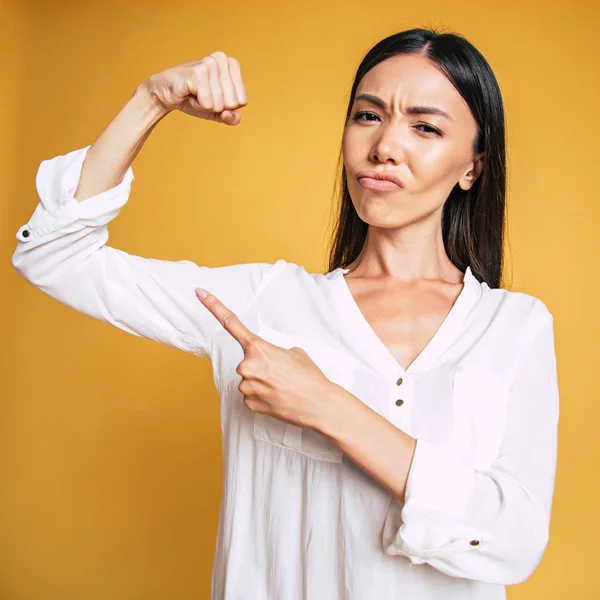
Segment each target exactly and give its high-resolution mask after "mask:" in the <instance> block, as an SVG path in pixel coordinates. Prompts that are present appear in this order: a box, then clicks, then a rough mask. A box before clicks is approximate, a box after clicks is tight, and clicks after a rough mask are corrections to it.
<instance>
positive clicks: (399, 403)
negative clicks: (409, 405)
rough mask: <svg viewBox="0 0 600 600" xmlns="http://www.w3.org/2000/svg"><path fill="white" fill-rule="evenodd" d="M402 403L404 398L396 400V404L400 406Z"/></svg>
mask: <svg viewBox="0 0 600 600" xmlns="http://www.w3.org/2000/svg"><path fill="white" fill-rule="evenodd" d="M403 404H404V400H400V399H398V400H396V406H402V405H403Z"/></svg>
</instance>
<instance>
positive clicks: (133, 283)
mask: <svg viewBox="0 0 600 600" xmlns="http://www.w3.org/2000/svg"><path fill="white" fill-rule="evenodd" d="M89 148H90V146H87V147H85V148H81V149H78V150H74V151H72V152H69V153H68V154H65V155H60V156H56V157H54V158H52V159H49V160H44V161H42V163H41V164H40V166H39V169H38V172H37V177H36V187H37V192H38V195H39V203H38V204H37V206H36V207H35V210H34V211H33V214H32V215H31V217H30V219H29V221H28V222H27V223H25V224H24V225H23V226H21V227H20V228H19V230H18V231H17V234H16V237H17V240H18V243H17V248H16V250H15V252H14V254H13V257H12V264H13V267H14V268H15V269H16V270H17V272H19V273H20V274H21V275H22V276H23V277H24V278H25V279H26V280H27V281H29V282H30V283H32V284H33V285H34V286H35V287H37V288H38V289H40V290H41V291H42V292H44V293H45V294H47V295H49V296H51V297H52V298H54V299H56V300H58V301H59V302H61V303H63V304H65V305H67V306H69V307H71V308H74V309H75V310H77V311H79V312H81V313H83V314H86V315H89V316H91V317H93V318H95V319H98V320H100V321H103V322H105V323H108V324H110V325H113V326H115V327H117V328H119V329H121V330H123V331H126V332H128V333H131V334H133V335H137V336H140V337H144V338H148V339H151V340H154V341H157V342H160V343H162V344H165V345H168V346H172V347H175V348H178V349H181V350H184V351H187V352H191V353H194V354H197V355H199V356H202V357H205V358H210V346H211V340H212V336H213V333H214V332H216V331H217V328H218V327H219V326H220V324H219V323H218V321H217V320H216V318H215V317H214V315H213V314H212V313H211V312H210V311H209V310H208V309H207V308H206V307H205V306H204V305H203V304H202V303H201V302H200V301H199V300H198V298H197V297H196V295H195V291H194V290H195V288H197V287H203V288H205V289H207V290H209V291H210V292H211V293H213V294H214V295H215V296H217V297H218V298H219V299H220V300H221V301H222V302H223V303H224V304H225V305H226V306H228V308H230V309H231V310H233V311H234V312H235V313H236V314H238V315H239V314H241V313H242V312H243V311H245V310H246V309H247V308H248V307H249V306H251V304H252V302H253V301H254V299H255V298H256V296H257V294H258V291H259V288H260V285H261V281H262V278H263V274H264V271H265V270H266V269H267V268H269V267H271V266H272V265H271V264H270V263H246V264H234V265H227V266H223V267H214V268H213V267H207V266H198V265H197V264H196V263H195V262H192V261H190V260H180V261H168V260H159V259H154V258H144V257H141V256H134V255H131V254H128V253H126V252H124V251H122V250H119V249H117V248H113V247H111V246H108V245H107V241H108V227H107V225H108V223H109V222H110V221H111V220H113V219H114V218H115V217H116V216H117V215H118V214H119V212H120V210H121V208H122V207H123V206H124V205H125V203H126V202H127V201H128V199H129V194H130V190H131V183H132V181H133V180H134V176H133V170H132V168H131V167H129V168H128V169H127V172H126V173H125V175H124V177H123V179H122V181H121V182H120V183H119V184H118V185H116V186H115V187H113V188H111V189H109V190H106V191H104V192H102V193H99V194H97V195H95V196H92V197H90V198H87V199H85V200H83V201H82V202H79V201H77V200H76V199H75V198H74V193H75V191H76V189H77V186H78V184H79V179H80V176H81V170H82V167H83V162H84V160H85V156H86V154H87V151H88V149H89ZM198 226H199V228H200V229H201V228H202V227H207V226H208V224H206V223H200V224H199V225H198Z"/></svg>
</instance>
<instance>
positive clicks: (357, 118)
mask: <svg viewBox="0 0 600 600" xmlns="http://www.w3.org/2000/svg"><path fill="white" fill-rule="evenodd" d="M365 115H372V116H373V117H375V118H376V119H379V116H378V115H376V114H375V113H373V112H369V111H366V110H361V111H359V112H357V113H355V114H354V116H353V117H352V120H353V121H365V119H363V118H362V117H363V116H365Z"/></svg>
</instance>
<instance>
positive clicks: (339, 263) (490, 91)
mask: <svg viewBox="0 0 600 600" xmlns="http://www.w3.org/2000/svg"><path fill="white" fill-rule="evenodd" d="M397 54H419V55H421V56H424V57H426V58H428V59H429V60H431V61H432V62H433V63H435V64H436V65H437V67H438V68H439V69H440V70H441V71H442V72H443V73H444V74H445V75H446V76H447V77H448V79H449V80H450V82H451V83H452V84H453V85H454V86H455V88H456V89H457V91H458V92H459V94H460V95H461V96H462V97H463V98H464V100H465V102H466V103H467V105H468V106H469V108H470V110H471V113H472V114H473V117H474V119H475V121H476V123H477V135H476V138H475V141H474V147H473V153H474V154H476V153H479V152H485V156H484V157H483V170H482V173H481V175H480V176H479V177H478V178H477V179H476V180H475V182H474V184H473V185H472V186H471V188H470V189H469V190H466V191H465V190H463V189H462V188H461V187H460V186H459V185H458V184H456V185H455V186H454V188H453V190H452V191H451V192H450V194H449V196H448V198H447V199H446V202H445V204H444V208H443V209H442V236H443V239H444V247H445V249H446V253H447V254H448V257H449V258H450V260H451V261H452V263H453V264H454V265H455V266H456V267H457V268H458V269H460V270H461V271H463V272H464V271H465V269H466V268H467V266H469V265H470V266H471V270H472V272H473V275H475V277H476V278H477V279H478V280H479V281H485V283H487V284H488V286H489V287H491V288H497V287H500V281H501V276H502V268H503V241H504V227H505V225H504V224H505V205H506V140H505V136H506V132H505V123H504V107H503V103H502V95H501V93H500V88H499V86H498V82H497V81H496V78H495V76H494V74H493V72H492V69H491V67H490V65H489V64H488V62H487V61H486V59H485V58H484V57H483V55H482V54H481V53H480V52H479V51H478V50H477V49H476V48H475V47H474V46H473V45H472V44H471V43H470V42H469V41H467V40H466V39H465V38H464V37H462V36H461V35H458V34H454V33H438V32H437V31H435V30H434V29H420V28H419V29H410V30H407V31H402V32H400V33H396V34H394V35H390V36H389V37H386V38H385V39H383V40H381V41H380V42H378V43H377V44H376V45H375V46H373V48H371V50H369V51H368V52H367V54H366V55H365V57H364V58H363V60H362V62H361V63H360V65H359V67H358V70H357V72H356V76H355V78H354V83H353V85H352V90H351V92H350V99H349V102H348V110H347V112H346V120H345V123H347V122H348V119H349V117H350V112H351V109H352V104H353V102H354V96H355V95H356V89H357V87H358V85H359V83H360V81H361V79H362V78H363V77H364V76H365V75H366V73H368V72H369V71H370V70H371V69H372V68H373V67H374V66H375V65H377V64H378V63H380V62H381V61H383V60H385V59H386V58H390V57H391V56H395V55H397ZM337 170H338V174H337V177H336V183H335V186H334V197H336V198H338V206H337V207H336V208H337V220H336V222H335V224H334V231H333V233H332V235H331V239H330V242H329V271H332V270H334V269H336V268H338V267H344V268H345V267H347V266H348V265H349V264H351V263H352V262H353V261H354V260H355V259H356V258H357V257H358V255H359V254H360V252H361V250H362V247H363V245H364V242H365V239H366V236H367V229H368V225H367V223H365V222H364V221H363V220H362V219H361V218H360V217H359V216H358V214H357V212H356V210H355V208H354V205H353V204H352V200H351V198H350V192H349V191H348V183H347V174H346V168H345V166H344V161H343V155H342V150H341V149H340V154H339V159H338V167H337ZM340 190H341V192H340Z"/></svg>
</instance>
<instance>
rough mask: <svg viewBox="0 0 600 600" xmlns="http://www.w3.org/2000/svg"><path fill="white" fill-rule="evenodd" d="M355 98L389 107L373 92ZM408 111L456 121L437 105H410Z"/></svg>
mask: <svg viewBox="0 0 600 600" xmlns="http://www.w3.org/2000/svg"><path fill="white" fill-rule="evenodd" d="M354 100H355V101H357V100H366V101H367V102H370V103H371V104H375V106H379V107H380V108H382V109H383V110H387V109H388V105H387V104H386V103H385V102H384V101H383V100H382V99H381V98H379V97H378V96H373V95H372V94H360V95H359V96H356V98H354ZM406 112H407V114H409V115H440V116H441V117H446V118H447V119H450V120H451V121H454V119H453V118H452V117H451V116H450V115H449V114H448V113H447V112H444V111H443V110H442V109H441V108H436V107H435V106H408V107H407V108H406Z"/></svg>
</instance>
